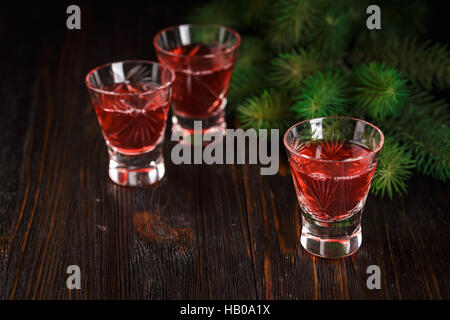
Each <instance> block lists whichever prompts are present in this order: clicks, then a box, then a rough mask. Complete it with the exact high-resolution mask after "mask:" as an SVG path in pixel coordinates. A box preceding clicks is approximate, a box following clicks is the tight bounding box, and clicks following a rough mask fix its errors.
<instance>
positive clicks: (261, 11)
mask: <svg viewBox="0 0 450 320" xmlns="http://www.w3.org/2000/svg"><path fill="white" fill-rule="evenodd" d="M243 2H245V10H243V12H242V15H243V19H244V22H245V24H246V25H247V26H252V25H256V26H264V25H266V24H267V23H268V22H269V21H270V19H268V17H267V16H268V14H267V13H268V12H272V3H273V1H272V0H245V1H243Z"/></svg>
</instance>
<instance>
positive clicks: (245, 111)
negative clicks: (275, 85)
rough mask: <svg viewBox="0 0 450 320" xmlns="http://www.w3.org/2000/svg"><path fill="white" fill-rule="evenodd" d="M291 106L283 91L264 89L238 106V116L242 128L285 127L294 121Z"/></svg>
mask: <svg viewBox="0 0 450 320" xmlns="http://www.w3.org/2000/svg"><path fill="white" fill-rule="evenodd" d="M291 106H292V102H291V100H290V98H289V96H288V94H287V93H286V92H285V91H281V90H275V89H269V90H264V91H263V92H262V94H261V95H258V96H253V97H250V98H248V99H247V100H246V101H245V102H244V103H243V104H241V105H239V106H238V108H237V110H238V118H239V121H240V122H241V126H242V127H243V128H255V129H275V128H277V129H285V128H287V127H288V126H289V125H291V124H292V123H293V122H294V121H293V120H294V116H293V114H292V113H291V112H290V108H291Z"/></svg>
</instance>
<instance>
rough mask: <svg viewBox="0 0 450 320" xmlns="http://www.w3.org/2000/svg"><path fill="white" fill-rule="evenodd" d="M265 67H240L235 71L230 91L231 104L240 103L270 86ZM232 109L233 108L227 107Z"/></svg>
mask: <svg viewBox="0 0 450 320" xmlns="http://www.w3.org/2000/svg"><path fill="white" fill-rule="evenodd" d="M265 74H266V72H265V70H264V68H238V69H236V70H234V71H233V76H232V78H231V82H230V89H229V92H228V100H229V102H230V105H239V104H241V103H242V102H243V101H245V99H247V98H248V97H249V96H252V95H254V94H257V93H259V92H261V91H262V90H264V89H265V88H267V87H268V83H267V81H266V76H265ZM227 110H229V111H231V108H228V107H227Z"/></svg>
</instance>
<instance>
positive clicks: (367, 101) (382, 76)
mask: <svg viewBox="0 0 450 320" xmlns="http://www.w3.org/2000/svg"><path fill="white" fill-rule="evenodd" d="M353 78H354V85H355V89H354V93H355V94H354V100H355V102H356V106H357V108H359V109H361V110H365V111H366V112H367V113H368V114H369V115H370V116H371V117H373V118H375V119H378V120H383V119H384V118H385V117H386V116H388V115H390V114H394V113H396V112H397V111H398V110H399V109H400V107H402V106H403V103H404V102H405V101H406V99H407V98H408V90H407V88H406V80H405V79H403V78H402V77H401V75H400V73H399V72H398V71H397V70H396V69H395V68H392V67H388V66H386V65H385V64H384V63H374V62H373V63H370V64H368V65H367V64H363V65H361V66H360V67H358V68H356V69H355V70H354V72H353Z"/></svg>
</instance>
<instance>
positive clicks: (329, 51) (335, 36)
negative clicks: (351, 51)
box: [307, 4, 352, 58]
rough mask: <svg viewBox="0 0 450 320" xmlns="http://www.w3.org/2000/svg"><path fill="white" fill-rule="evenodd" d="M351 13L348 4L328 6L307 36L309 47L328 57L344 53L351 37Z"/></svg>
mask: <svg viewBox="0 0 450 320" xmlns="http://www.w3.org/2000/svg"><path fill="white" fill-rule="evenodd" d="M349 13H350V10H349V9H348V7H347V6H342V5H336V4H334V5H329V6H327V7H326V9H325V10H324V13H323V14H321V15H320V16H319V17H318V19H317V22H316V24H315V27H314V28H313V29H312V30H311V32H310V33H309V34H308V36H307V39H308V40H307V42H308V47H309V48H313V49H315V50H316V52H320V53H321V55H322V56H324V57H328V58H336V57H338V56H340V55H342V53H343V52H344V50H345V49H346V47H347V45H348V43H349V41H350V39H351V38H350V30H351V28H352V24H351V22H350V17H349Z"/></svg>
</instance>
